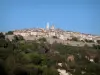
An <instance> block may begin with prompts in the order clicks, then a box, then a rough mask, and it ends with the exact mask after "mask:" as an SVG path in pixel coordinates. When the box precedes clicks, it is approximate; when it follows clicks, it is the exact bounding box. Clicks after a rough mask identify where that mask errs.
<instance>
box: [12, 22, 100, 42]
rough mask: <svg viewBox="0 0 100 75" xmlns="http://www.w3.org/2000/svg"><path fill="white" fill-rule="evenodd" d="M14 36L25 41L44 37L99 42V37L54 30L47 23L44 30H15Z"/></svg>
mask: <svg viewBox="0 0 100 75" xmlns="http://www.w3.org/2000/svg"><path fill="white" fill-rule="evenodd" d="M13 34H14V35H21V36H23V37H24V38H26V39H27V40H33V39H31V37H32V36H33V37H36V38H40V37H45V38H51V37H54V38H58V39H60V40H63V41H68V40H71V39H73V38H77V40H79V41H84V42H85V40H89V41H93V42H95V43H97V40H100V36H96V35H91V34H84V33H79V32H72V31H64V30H61V29H56V28H55V27H54V25H52V26H51V27H50V26H49V23H47V25H46V28H45V29H44V28H31V29H22V30H15V31H14V32H13Z"/></svg>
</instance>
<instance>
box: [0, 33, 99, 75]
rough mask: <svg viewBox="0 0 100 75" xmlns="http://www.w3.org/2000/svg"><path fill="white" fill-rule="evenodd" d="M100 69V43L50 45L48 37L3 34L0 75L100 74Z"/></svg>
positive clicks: (0, 40)
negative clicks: (6, 37) (9, 37)
mask: <svg viewBox="0 0 100 75" xmlns="http://www.w3.org/2000/svg"><path fill="white" fill-rule="evenodd" d="M99 71H100V46H99V45H93V47H89V46H87V45H85V46H82V47H79V46H71V45H64V44H62V43H57V42H54V43H52V44H50V43H48V41H47V40H46V39H45V38H39V39H38V40H24V39H23V37H21V36H20V37H19V36H16V37H14V39H13V40H12V41H9V39H5V36H4V35H3V34H2V33H0V75H60V74H63V75H64V74H68V75H70V74H72V75H99V74H100V72H99ZM62 72H63V73H62Z"/></svg>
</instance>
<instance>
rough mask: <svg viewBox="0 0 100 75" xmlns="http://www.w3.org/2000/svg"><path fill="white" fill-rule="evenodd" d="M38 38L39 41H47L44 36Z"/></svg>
mask: <svg viewBox="0 0 100 75" xmlns="http://www.w3.org/2000/svg"><path fill="white" fill-rule="evenodd" d="M38 40H39V41H40V42H46V41H47V40H46V38H44V37H43V38H39V39H38Z"/></svg>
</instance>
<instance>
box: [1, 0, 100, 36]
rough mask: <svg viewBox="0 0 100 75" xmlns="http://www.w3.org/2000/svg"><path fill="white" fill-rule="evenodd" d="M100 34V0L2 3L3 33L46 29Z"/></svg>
mask: <svg viewBox="0 0 100 75" xmlns="http://www.w3.org/2000/svg"><path fill="white" fill-rule="evenodd" d="M47 22H49V24H50V25H54V26H55V28H60V29H63V30H68V31H76V32H81V33H88V34H95V35H100V0H0V32H1V31H2V32H6V31H9V30H16V29H24V28H37V27H39V28H45V26H46V23H47Z"/></svg>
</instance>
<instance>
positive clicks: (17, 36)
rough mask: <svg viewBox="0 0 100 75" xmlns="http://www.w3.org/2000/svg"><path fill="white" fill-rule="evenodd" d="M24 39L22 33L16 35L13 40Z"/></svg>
mask: <svg viewBox="0 0 100 75" xmlns="http://www.w3.org/2000/svg"><path fill="white" fill-rule="evenodd" d="M21 40H24V38H23V36H21V35H15V36H14V39H13V41H21Z"/></svg>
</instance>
